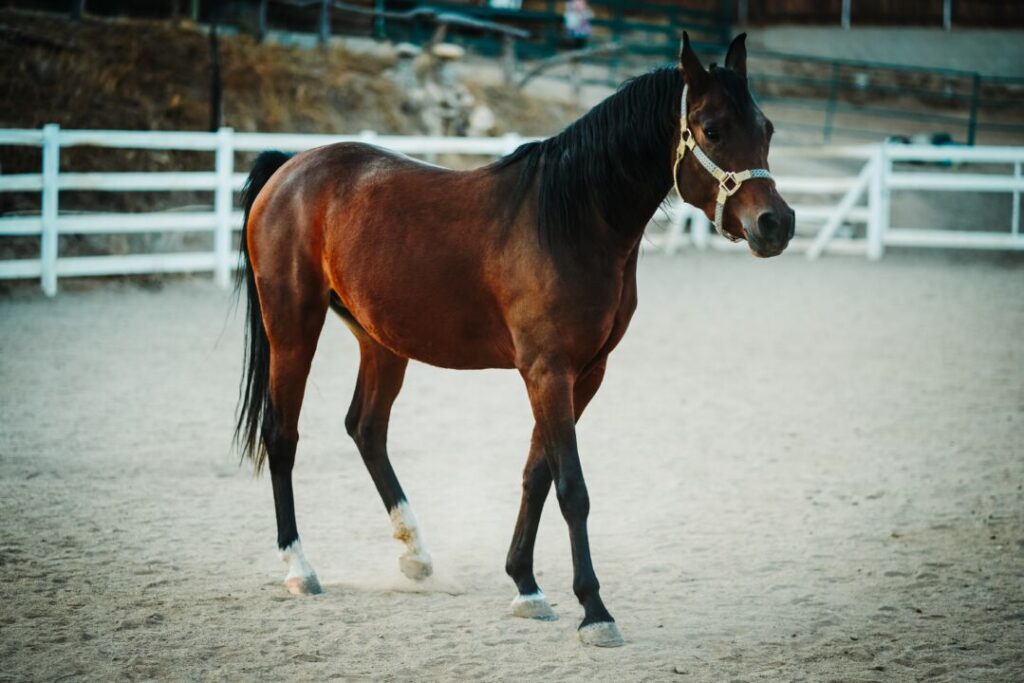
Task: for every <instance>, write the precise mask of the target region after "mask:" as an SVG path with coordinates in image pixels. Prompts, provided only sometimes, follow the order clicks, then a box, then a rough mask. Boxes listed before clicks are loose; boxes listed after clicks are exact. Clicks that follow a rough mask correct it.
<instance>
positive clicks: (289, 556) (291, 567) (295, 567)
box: [280, 538, 316, 581]
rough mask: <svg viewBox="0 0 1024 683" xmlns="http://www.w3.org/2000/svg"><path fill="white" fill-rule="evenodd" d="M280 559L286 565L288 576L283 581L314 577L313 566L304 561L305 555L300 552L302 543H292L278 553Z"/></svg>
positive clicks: (297, 540) (296, 540)
mask: <svg viewBox="0 0 1024 683" xmlns="http://www.w3.org/2000/svg"><path fill="white" fill-rule="evenodd" d="M280 555H281V559H282V560H284V561H285V562H287V563H288V575H287V576H285V577H284V578H285V581H287V580H288V579H295V578H305V577H307V576H316V572H314V571H313V565H311V564H310V563H309V560H307V559H306V554H305V553H304V552H302V543H300V542H299V539H297V538H296V539H295V540H294V541H292V543H291V545H289V546H288V547H287V548H285V549H284V550H281V551H280Z"/></svg>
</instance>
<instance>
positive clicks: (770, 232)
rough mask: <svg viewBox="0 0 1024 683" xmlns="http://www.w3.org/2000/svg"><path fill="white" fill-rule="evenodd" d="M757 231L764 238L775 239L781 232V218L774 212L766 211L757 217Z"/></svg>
mask: <svg viewBox="0 0 1024 683" xmlns="http://www.w3.org/2000/svg"><path fill="white" fill-rule="evenodd" d="M757 229H758V231H759V232H760V233H761V235H762V236H763V237H766V238H768V239H771V238H773V237H775V236H776V235H777V234H778V232H779V217H778V216H777V215H776V214H775V212H774V211H765V212H764V213H762V214H761V215H760V216H758V217H757Z"/></svg>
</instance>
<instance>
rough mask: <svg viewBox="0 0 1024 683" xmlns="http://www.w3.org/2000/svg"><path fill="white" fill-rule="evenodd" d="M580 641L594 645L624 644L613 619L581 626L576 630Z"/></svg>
mask: <svg viewBox="0 0 1024 683" xmlns="http://www.w3.org/2000/svg"><path fill="white" fill-rule="evenodd" d="M577 633H578V634H579V637H580V642H581V643H583V644H584V645H593V646H595V647H621V646H623V645H625V644H626V641H625V640H623V638H622V633H621V632H620V631H619V627H618V626H616V625H615V622H614V621H598V622H596V623H593V624H587V625H586V626H581V627H580V630H579V631H577Z"/></svg>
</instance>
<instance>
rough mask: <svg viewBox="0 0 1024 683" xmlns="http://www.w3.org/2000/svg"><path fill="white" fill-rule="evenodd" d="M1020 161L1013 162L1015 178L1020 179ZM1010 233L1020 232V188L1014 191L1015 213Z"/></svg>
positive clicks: (1016, 233)
mask: <svg viewBox="0 0 1024 683" xmlns="http://www.w3.org/2000/svg"><path fill="white" fill-rule="evenodd" d="M1020 177H1021V176H1020V162H1019V161H1017V162H1014V164H1013V179H1014V180H1020ZM1010 234H1012V235H1019V234H1020V190H1014V191H1013V213H1012V218H1011V220H1010Z"/></svg>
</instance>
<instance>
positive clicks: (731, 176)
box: [672, 85, 775, 242]
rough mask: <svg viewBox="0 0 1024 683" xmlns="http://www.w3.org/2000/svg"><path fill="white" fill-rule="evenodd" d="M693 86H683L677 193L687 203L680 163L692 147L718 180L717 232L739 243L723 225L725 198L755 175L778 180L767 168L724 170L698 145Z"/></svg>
mask: <svg viewBox="0 0 1024 683" xmlns="http://www.w3.org/2000/svg"><path fill="white" fill-rule="evenodd" d="M689 88H690V86H689V85H684V86H683V101H682V103H681V104H680V106H679V112H680V116H679V147H678V148H677V149H676V161H675V163H674V164H672V183H673V184H674V185H675V188H676V194H677V195H679V198H680V199H682V200H683V201H684V202H685V201H686V199H684V198H683V193H682V192H680V191H679V162H680V161H682V160H683V157H684V156H685V155H686V150H687V149H692V150H693V154H694V156H696V157H697V161H699V162H700V165H701V166H703V167H704V170H706V171H707V172H708V173H710V174H711V175H712V176H714V178H715V180H717V181H718V197H717V198H716V199H715V231H716V232H717V233H718V234H719V235H721V236H722V237H724V238H726V239H727V240H729V241H730V242H739V241H740V238H739V237H734V236H733V235H731V234H729V233H728V232H726V230H725V226H723V225H722V219H723V217H724V214H725V200H727V199H728V198H729V197H731V196H733V195H734V194H736V193H737V192H738V191H739V189H740V186H742V185H743V183H745V182H747V181H748V180H750V179H751V178H764V179H766V180H771V181H772V182H775V179H774V178H772V174H771V173H769V172H768V169H766V168H751V169H748V170H746V171H740V172H739V173H734V172H732V171H723V170H722V169H721V168H719V167H718V165H717V164H715V162H713V161H711V157H709V156H708V155H707V154H705V153H704V150H702V149H701V148H700V145H698V144H697V141H696V140H695V139H694V137H693V133H691V132H690V127H689V126H688V125H687V123H686V92H687V90H689Z"/></svg>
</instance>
